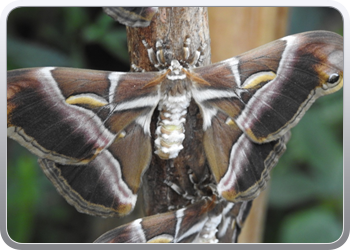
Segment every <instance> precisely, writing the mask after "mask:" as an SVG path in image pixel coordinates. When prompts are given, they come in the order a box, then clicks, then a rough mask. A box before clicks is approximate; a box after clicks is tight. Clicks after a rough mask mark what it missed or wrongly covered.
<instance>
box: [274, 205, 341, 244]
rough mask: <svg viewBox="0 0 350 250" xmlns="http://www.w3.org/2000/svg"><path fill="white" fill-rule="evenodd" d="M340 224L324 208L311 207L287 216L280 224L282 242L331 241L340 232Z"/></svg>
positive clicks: (338, 235) (336, 237) (335, 238)
mask: <svg viewBox="0 0 350 250" xmlns="http://www.w3.org/2000/svg"><path fill="white" fill-rule="evenodd" d="M341 228H342V224H341V223H340V222H339V221H338V220H337V218H336V217H335V216H334V214H333V213H332V212H331V211H329V210H327V209H325V208H318V207H317V208H311V209H308V210H305V211H302V212H298V213H294V214H292V215H290V216H288V217H287V218H286V219H285V220H284V221H283V222H282V226H281V231H280V236H281V241H282V242H287V243H331V242H334V241H336V240H337V239H338V238H339V237H340V236H341V233H342V229H341Z"/></svg>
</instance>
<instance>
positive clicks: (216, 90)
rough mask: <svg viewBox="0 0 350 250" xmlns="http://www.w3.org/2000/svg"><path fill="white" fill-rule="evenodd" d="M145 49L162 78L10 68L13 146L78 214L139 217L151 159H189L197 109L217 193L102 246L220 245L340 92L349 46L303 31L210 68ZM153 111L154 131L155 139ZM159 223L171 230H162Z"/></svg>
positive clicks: (131, 227)
mask: <svg viewBox="0 0 350 250" xmlns="http://www.w3.org/2000/svg"><path fill="white" fill-rule="evenodd" d="M185 44H186V41H185ZM146 48H147V50H148V52H149V54H150V59H151V61H153V63H155V64H156V65H158V66H157V67H158V68H159V69H160V71H158V72H130V73H123V72H105V71H94V70H84V69H71V68H55V67H46V68H30V69H19V70H13V71H9V72H8V74H7V128H8V129H7V131H8V132H7V133H8V137H10V138H12V139H14V140H16V141H18V142H19V143H20V144H21V145H23V146H24V147H26V148H27V149H28V150H29V151H31V152H32V153H33V154H35V155H37V156H38V157H39V164H40V166H41V168H42V169H43V171H44V173H45V174H46V176H47V177H48V178H49V179H50V180H51V181H52V183H53V184H54V185H55V187H56V189H57V190H58V192H59V193H60V194H61V195H62V196H63V197H65V199H66V200H67V201H68V202H69V203H70V204H71V205H73V206H75V208H76V209H77V210H78V211H80V212H83V213H87V214H91V215H96V216H102V217H108V216H112V215H115V214H117V215H120V216H123V215H126V214H128V213H130V212H131V211H132V210H133V209H134V206H135V203H136V199H137V192H138V190H139V188H140V186H141V182H142V176H143V174H144V173H145V171H147V168H148V166H149V163H150V159H151V156H152V154H157V155H158V156H159V157H160V158H161V159H163V160H166V161H170V160H172V159H174V158H176V157H177V155H178V154H179V153H181V150H182V148H183V144H182V142H183V140H184V136H185V131H184V124H185V123H186V116H187V108H188V106H189V103H190V102H191V101H194V102H195V103H196V105H197V106H198V107H199V109H200V114H201V118H202V120H203V125H202V130H203V132H204V136H203V145H204V150H205V154H206V160H207V162H208V164H209V167H210V172H211V174H212V176H213V179H214V185H213V186H211V187H212V189H213V192H212V194H211V195H208V196H206V197H203V199H196V200H195V202H194V204H193V205H190V206H188V207H185V208H180V209H177V210H174V211H170V212H168V213H165V214H160V215H155V216H152V217H146V218H144V219H139V220H137V221H134V222H132V223H131V224H127V225H125V226H122V227H121V228H118V229H115V230H112V231H111V232H108V233H106V235H103V236H101V238H99V239H98V240H97V242H105V241H108V242H124V241H127V242H188V241H195V242H201V241H202V240H204V239H209V241H210V242H212V241H214V242H216V241H217V240H221V239H223V238H225V236H223V234H222V232H223V230H226V231H227V230H233V229H232V223H233V222H232V221H233V218H235V219H238V220H237V221H240V220H239V218H242V217H244V216H243V215H240V214H239V212H237V207H238V206H249V202H250V201H251V200H252V199H254V198H255V197H256V196H258V194H259V193H260V191H261V190H262V189H264V188H265V186H266V182H267V181H268V179H269V172H270V170H271V169H272V168H273V167H274V166H275V165H276V163H277V161H278V158H279V157H280V156H281V155H282V153H283V152H284V150H285V145H286V143H287V142H288V139H289V130H290V129H291V128H292V127H294V126H295V125H296V124H297V123H298V122H299V120H300V119H301V118H302V116H303V115H304V113H305V111H306V110H307V109H308V108H309V107H310V106H311V104H312V103H313V102H314V101H315V100H316V99H317V98H318V97H320V96H323V95H326V94H331V93H334V92H335V91H337V90H339V89H340V88H341V87H342V85H343V38H342V37H341V36H339V35H337V34H335V33H332V32H327V31H314V32H306V33H300V34H296V35H292V36H288V37H285V38H282V39H279V40H277V41H274V42H271V43H269V44H267V45H264V46H262V47H260V48H257V49H255V50H252V51H249V52H246V53H244V54H242V55H239V56H236V57H233V58H230V59H227V60H225V61H222V62H219V63H215V64H212V65H209V66H203V67H197V66H198V62H200V55H201V52H200V51H197V52H196V53H194V55H193V56H192V57H190V56H189V55H190V53H187V50H186V49H184V51H185V54H186V55H185V59H186V60H177V59H174V58H172V59H171V60H168V61H167V60H165V59H164V56H163V55H162V54H161V53H157V54H155V55H153V53H151V52H152V49H151V47H149V46H147V44H146ZM185 48H186V46H185ZM154 112H159V116H158V123H157V127H156V130H155V131H151V129H150V122H151V118H152V115H153V114H154ZM170 185H171V184H170ZM174 189H176V186H175V187H174ZM196 211H197V212H196ZM198 211H199V212H198ZM242 211H244V210H242ZM232 214H234V215H232ZM162 222H166V225H168V226H167V227H160V229H159V225H160V224H161V223H162ZM184 228H187V231H184ZM128 232H129V233H128ZM130 232H132V233H133V234H130ZM233 234H234V232H232V234H231V235H233ZM130 235H135V237H134V238H132V239H130V238H129V236H130ZM232 237H233V238H234V236H232ZM226 240H227V239H224V241H226Z"/></svg>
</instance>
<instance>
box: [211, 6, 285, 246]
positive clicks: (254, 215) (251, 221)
mask: <svg viewBox="0 0 350 250" xmlns="http://www.w3.org/2000/svg"><path fill="white" fill-rule="evenodd" d="M287 19H288V8H276V7H212V8H209V20H210V23H209V24H210V33H211V41H212V51H213V57H212V59H213V62H217V61H221V60H224V59H227V57H232V56H235V55H238V54H240V53H243V52H245V51H248V50H251V49H253V48H256V47H258V46H260V45H263V44H265V43H268V42H270V41H273V40H276V39H278V38H281V37H283V36H284V35H285V33H286V27H287ZM228 55H229V56H228ZM267 197H268V196H267V192H266V191H264V192H262V193H261V194H260V195H259V197H258V198H257V199H255V200H254V201H253V206H252V208H251V212H250V214H249V216H248V218H247V220H246V222H245V224H244V227H243V230H242V233H241V235H240V237H239V239H238V241H239V242H261V240H262V236H263V228H264V222H265V221H264V219H265V214H266V200H267Z"/></svg>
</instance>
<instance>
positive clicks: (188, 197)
mask: <svg viewBox="0 0 350 250" xmlns="http://www.w3.org/2000/svg"><path fill="white" fill-rule="evenodd" d="M164 183H165V184H166V185H168V186H169V187H170V188H171V189H172V190H174V191H175V192H176V193H177V194H179V195H181V196H182V197H183V198H185V199H186V200H189V201H191V203H194V201H195V200H196V197H194V196H192V195H189V194H188V193H187V192H186V191H184V190H183V189H182V188H181V187H180V186H179V185H177V184H175V183H174V182H172V181H169V180H164Z"/></svg>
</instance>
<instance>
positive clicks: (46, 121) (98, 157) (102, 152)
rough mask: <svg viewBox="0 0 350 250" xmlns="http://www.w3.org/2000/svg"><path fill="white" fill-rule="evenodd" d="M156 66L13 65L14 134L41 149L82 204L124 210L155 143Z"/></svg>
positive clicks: (63, 189)
mask: <svg viewBox="0 0 350 250" xmlns="http://www.w3.org/2000/svg"><path fill="white" fill-rule="evenodd" d="M155 77H157V75H156V74H155V73H141V74H132V73H131V74H125V73H118V72H102V71H91V70H80V69H69V68H37V69H23V70H14V71H9V72H8V83H7V127H8V136H9V137H11V138H13V139H15V140H17V141H18V142H19V143H21V144H22V145H23V146H25V147H26V148H28V149H29V150H30V151H31V152H32V153H34V154H36V155H37V156H38V157H39V158H42V159H41V160H40V165H41V167H42V168H43V170H44V172H45V174H46V175H47V176H48V178H49V179H50V180H51V181H52V182H53V183H54V185H55V186H56V188H57V189H58V191H59V192H60V193H61V194H62V195H63V196H64V197H65V198H66V199H67V200H68V202H69V203H71V204H73V205H74V206H75V207H76V208H77V209H78V210H79V211H81V212H85V213H89V214H93V215H100V216H110V215H112V214H113V213H117V214H119V215H125V214H127V213H129V212H130V211H131V210H132V209H133V207H134V204H135V201H136V193H137V191H138V189H139V186H140V184H141V178H142V175H143V173H144V171H145V170H146V168H147V167H148V165H149V161H150V158H151V154H152V150H151V143H150V131H149V130H150V120H151V116H152V114H153V110H154V109H155V107H156V106H157V104H158V102H159V93H158V89H157V87H145V85H146V84H147V83H148V82H149V81H151V80H152V79H153V78H155Z"/></svg>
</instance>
